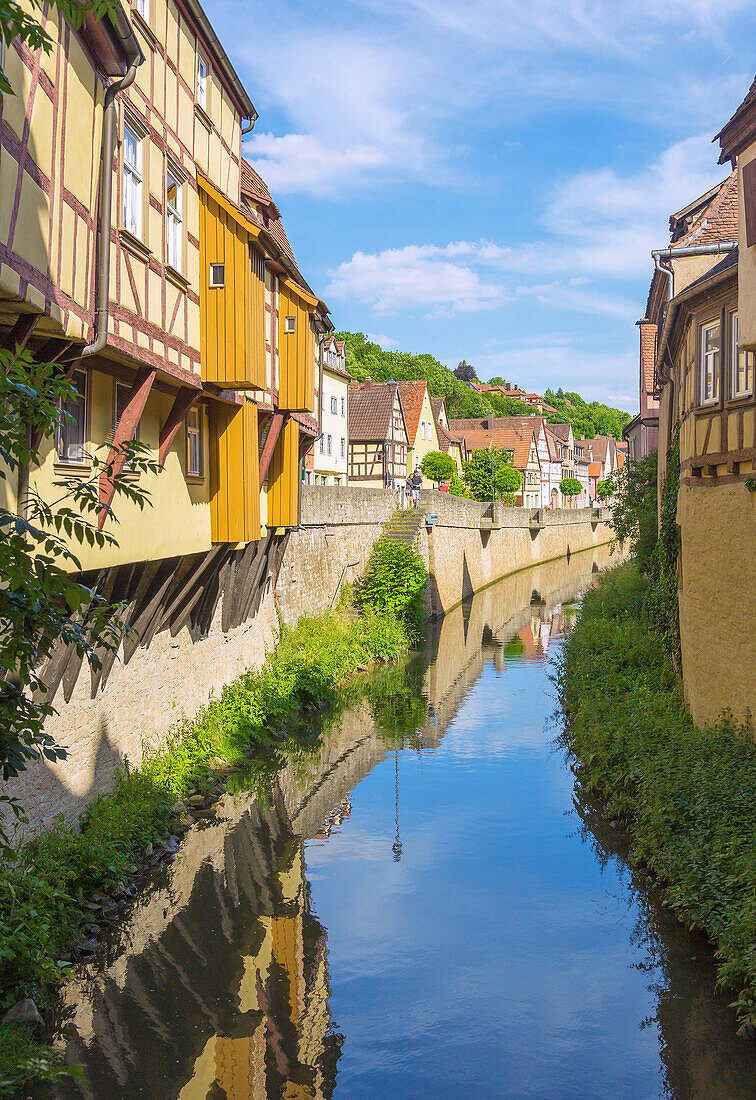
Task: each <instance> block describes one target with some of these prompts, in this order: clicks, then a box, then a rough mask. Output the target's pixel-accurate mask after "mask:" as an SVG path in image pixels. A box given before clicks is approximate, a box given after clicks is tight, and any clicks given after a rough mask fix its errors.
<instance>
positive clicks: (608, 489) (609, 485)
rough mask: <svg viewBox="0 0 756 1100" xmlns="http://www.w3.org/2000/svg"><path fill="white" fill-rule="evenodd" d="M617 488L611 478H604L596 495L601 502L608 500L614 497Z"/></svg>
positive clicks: (597, 487) (599, 483)
mask: <svg viewBox="0 0 756 1100" xmlns="http://www.w3.org/2000/svg"><path fill="white" fill-rule="evenodd" d="M615 488H616V486H615V484H614V482H613V480H612V479H611V478H610V477H603V478H602V479H601V481H599V482H598V484H597V485H596V495H597V496H598V498H599V500H608V499H609V497H612V496H614V490H615Z"/></svg>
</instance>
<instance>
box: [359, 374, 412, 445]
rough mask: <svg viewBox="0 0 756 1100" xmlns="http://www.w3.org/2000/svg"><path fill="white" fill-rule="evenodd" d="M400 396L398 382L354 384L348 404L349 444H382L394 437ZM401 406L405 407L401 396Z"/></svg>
mask: <svg viewBox="0 0 756 1100" xmlns="http://www.w3.org/2000/svg"><path fill="white" fill-rule="evenodd" d="M397 393H398V391H397V384H396V382H393V383H392V382H369V383H366V382H364V383H360V382H352V384H351V385H350V387H349V401H348V405H349V440H350V442H352V441H354V442H360V441H362V442H365V441H373V440H375V441H378V440H380V441H381V442H383V440H385V439H389V438H390V437H391V422H392V418H393V410H394V398H395V396H396V395H397ZM399 406H400V408H401V407H402V399H401V395H399ZM402 418H404V410H403V409H402ZM405 431H406V421H405Z"/></svg>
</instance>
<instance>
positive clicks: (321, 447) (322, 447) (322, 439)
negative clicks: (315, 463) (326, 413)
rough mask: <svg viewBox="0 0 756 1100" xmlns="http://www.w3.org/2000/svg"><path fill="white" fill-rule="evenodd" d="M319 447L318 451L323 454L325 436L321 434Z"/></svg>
mask: <svg viewBox="0 0 756 1100" xmlns="http://www.w3.org/2000/svg"><path fill="white" fill-rule="evenodd" d="M319 449H320V453H321V454H322V455H324V454H325V437H324V436H322V435H321V437H320V448H319Z"/></svg>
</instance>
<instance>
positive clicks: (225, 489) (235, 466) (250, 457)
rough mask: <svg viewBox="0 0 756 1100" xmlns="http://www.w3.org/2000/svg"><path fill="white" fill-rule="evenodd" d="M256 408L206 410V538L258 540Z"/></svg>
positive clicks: (244, 404) (216, 405) (223, 406)
mask: <svg viewBox="0 0 756 1100" xmlns="http://www.w3.org/2000/svg"><path fill="white" fill-rule="evenodd" d="M258 485H259V472H258V438H257V405H255V404H254V403H253V402H252V401H247V400H244V401H242V404H241V405H230V404H229V405H227V404H225V403H223V402H213V404H212V405H211V406H210V538H211V541H212V542H251V541H253V540H255V539H259V538H260V492H259V488H258Z"/></svg>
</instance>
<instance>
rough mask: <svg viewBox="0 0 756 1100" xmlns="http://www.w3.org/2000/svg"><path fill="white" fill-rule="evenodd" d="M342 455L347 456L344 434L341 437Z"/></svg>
mask: <svg viewBox="0 0 756 1100" xmlns="http://www.w3.org/2000/svg"><path fill="white" fill-rule="evenodd" d="M341 457H342V458H346V439H345V438H344V436H343V435H342V437H341Z"/></svg>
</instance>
